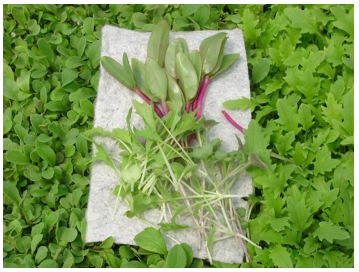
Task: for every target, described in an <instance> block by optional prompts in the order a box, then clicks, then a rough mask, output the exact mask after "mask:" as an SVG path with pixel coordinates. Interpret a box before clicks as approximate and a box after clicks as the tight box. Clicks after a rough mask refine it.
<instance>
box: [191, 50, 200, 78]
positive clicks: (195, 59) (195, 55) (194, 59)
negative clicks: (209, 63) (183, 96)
mask: <svg viewBox="0 0 359 272" xmlns="http://www.w3.org/2000/svg"><path fill="white" fill-rule="evenodd" d="M188 58H189V60H190V61H191V63H192V65H193V67H194V68H195V69H196V72H197V78H198V82H199V81H200V80H201V77H202V59H201V55H200V54H199V51H198V50H193V51H192V52H191V53H190V54H189V55H188Z"/></svg>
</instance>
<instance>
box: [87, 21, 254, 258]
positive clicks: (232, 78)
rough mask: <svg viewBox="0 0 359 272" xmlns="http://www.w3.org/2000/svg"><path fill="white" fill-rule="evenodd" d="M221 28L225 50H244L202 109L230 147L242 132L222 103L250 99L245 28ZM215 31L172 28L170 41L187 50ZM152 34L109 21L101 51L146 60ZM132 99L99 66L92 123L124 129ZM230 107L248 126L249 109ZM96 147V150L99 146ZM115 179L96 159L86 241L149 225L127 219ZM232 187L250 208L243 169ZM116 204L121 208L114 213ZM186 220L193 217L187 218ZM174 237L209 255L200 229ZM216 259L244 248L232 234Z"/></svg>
mask: <svg viewBox="0 0 359 272" xmlns="http://www.w3.org/2000/svg"><path fill="white" fill-rule="evenodd" d="M221 31H223V32H227V33H228V37H229V38H228V40H227V41H226V44H225V48H224V52H225V54H227V53H240V57H239V59H238V60H237V61H236V62H235V64H234V65H233V66H232V67H231V68H230V69H229V70H227V71H226V72H224V73H223V74H221V75H219V76H218V77H217V78H215V79H214V80H213V81H212V82H211V83H210V84H209V86H208V89H207V92H206V95H205V98H204V109H203V114H204V116H205V118H206V119H213V120H215V121H217V122H218V123H219V124H218V125H216V126H215V127H213V128H212V129H211V130H210V135H209V137H210V139H214V138H220V139H221V140H222V146H221V149H222V150H225V151H231V150H236V149H237V148H238V142H237V139H236V137H235V134H236V135H238V136H239V137H240V138H241V139H242V141H243V135H241V133H240V132H239V131H238V130H236V129H235V128H234V127H232V125H230V124H229V123H228V121H227V120H226V119H225V118H224V117H223V115H222V113H221V111H222V110H223V109H224V108H223V106H222V103H223V102H224V101H226V100H230V99H238V98H241V97H247V98H249V97H250V89H249V78H248V69H247V60H246V52H245V47H244V41H243V35H242V31H241V30H240V29H235V30H221ZM216 33H218V31H191V32H171V33H170V40H171V39H173V38H177V37H182V38H184V39H185V40H186V41H187V44H188V48H189V50H193V49H199V45H200V43H201V41H202V40H203V39H204V38H206V37H208V36H211V35H214V34H216ZM149 35H150V33H147V32H146V33H145V32H136V31H131V30H126V29H120V28H118V27H114V26H108V25H106V26H104V27H103V28H102V38H101V39H102V46H101V56H110V57H112V58H114V59H116V60H117V61H118V62H120V63H122V55H123V53H124V52H126V53H127V55H128V57H129V59H131V58H137V59H139V60H140V61H145V58H146V55H147V52H146V51H147V49H146V48H147V42H148V38H149ZM132 99H136V100H138V101H141V102H142V100H141V99H140V98H139V97H138V96H137V95H135V94H134V93H132V92H131V91H130V90H128V89H127V88H125V87H124V86H123V85H121V84H120V83H119V82H118V81H116V80H115V79H114V78H113V77H112V76H110V75H109V74H108V73H107V72H106V71H105V70H104V69H103V67H102V66H101V67H100V78H99V83H98V90H97V97H96V103H95V118H94V127H102V128H103V129H105V130H108V131H111V130H112V129H113V128H116V127H118V128H125V127H126V115H127V113H128V110H129V108H130V107H131V106H132V104H131V100H132ZM227 112H228V113H229V114H230V115H231V116H232V117H233V119H234V120H236V121H237V122H238V123H239V124H240V125H242V126H243V127H244V128H246V127H247V126H248V123H249V121H250V119H251V115H250V112H249V111H248V110H247V111H239V110H235V111H231V110H227ZM131 124H132V125H133V126H136V127H141V126H142V123H141V120H140V118H139V117H138V116H137V115H136V114H135V113H134V112H133V113H132V118H131ZM97 140H98V141H99V142H101V143H102V144H103V146H104V147H105V149H106V150H107V152H110V153H111V154H113V155H116V154H118V152H119V150H118V148H117V147H116V146H115V143H114V142H113V141H112V140H111V139H106V138H103V137H99V138H97ZM93 149H94V152H95V147H93ZM117 182H118V178H117V176H116V174H115V172H114V171H113V170H112V169H111V168H110V167H108V166H106V165H105V164H104V163H102V162H95V163H93V165H92V167H91V178H90V193H89V200H88V207H87V212H86V220H87V230H86V235H85V241H86V242H97V241H103V240H104V239H106V238H107V237H109V236H112V237H113V238H114V241H115V243H119V244H132V245H134V244H135V243H134V241H133V238H134V237H135V236H136V235H137V234H138V233H139V232H140V231H141V230H143V229H144V228H146V227H149V226H150V225H149V224H148V223H146V222H144V221H141V220H139V219H138V218H136V217H135V218H127V217H126V216H125V215H124V213H125V212H126V211H127V210H128V209H127V207H126V205H125V204H124V203H122V202H121V201H119V202H118V203H117V200H116V197H115V196H114V194H113V192H112V191H113V188H114V187H115V185H116V183H117ZM232 191H233V193H236V194H238V199H235V200H234V202H235V205H236V206H237V207H239V206H241V207H247V203H246V202H245V201H244V200H242V199H241V196H242V197H245V196H248V195H249V194H251V193H252V184H251V179H250V177H249V176H248V175H247V174H245V173H244V174H243V176H242V178H241V179H240V180H238V182H237V183H236V184H235V186H234V187H233V190H232ZM116 206H117V210H116V212H115V207H116ZM159 214H160V211H159V210H150V211H148V212H146V213H145V215H144V217H145V218H146V219H147V220H148V221H149V222H151V223H152V224H154V225H156V223H157V221H158V219H159ZM183 220H184V221H188V220H189V221H188V222H189V223H190V222H191V220H190V219H188V218H187V219H183ZM171 236H173V237H174V238H175V239H176V240H177V241H179V242H182V243H187V244H189V245H190V246H192V249H193V253H194V257H196V258H202V259H207V258H208V255H207V251H206V247H205V243H204V242H203V241H199V240H198V238H197V234H196V231H193V230H181V231H176V232H171ZM165 240H166V243H167V247H168V249H169V248H170V247H171V246H173V245H174V244H175V242H174V241H173V240H171V239H169V238H168V237H166V236H165ZM212 258H213V260H216V261H221V262H226V263H241V262H242V260H243V251H242V249H241V248H240V245H239V242H238V240H237V239H236V238H231V239H227V240H223V241H221V242H217V243H215V244H214V246H213V250H212Z"/></svg>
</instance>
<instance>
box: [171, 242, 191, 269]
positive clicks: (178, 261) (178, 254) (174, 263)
mask: <svg viewBox="0 0 359 272" xmlns="http://www.w3.org/2000/svg"><path fill="white" fill-rule="evenodd" d="M186 264H187V255H186V252H185V250H184V249H183V247H182V246H181V245H175V246H173V247H172V248H171V249H170V251H168V255H167V257H166V267H169V268H185V267H186Z"/></svg>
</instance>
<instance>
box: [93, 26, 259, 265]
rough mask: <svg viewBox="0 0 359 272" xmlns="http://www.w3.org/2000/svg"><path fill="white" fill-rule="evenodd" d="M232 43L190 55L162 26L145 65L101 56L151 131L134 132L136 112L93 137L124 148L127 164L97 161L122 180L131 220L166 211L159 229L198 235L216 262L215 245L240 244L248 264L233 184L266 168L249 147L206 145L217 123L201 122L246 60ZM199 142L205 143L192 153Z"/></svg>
mask: <svg viewBox="0 0 359 272" xmlns="http://www.w3.org/2000/svg"><path fill="white" fill-rule="evenodd" d="M226 40H227V35H226V33H224V32H221V33H218V34H215V35H213V36H211V37H208V38H206V39H204V40H203V41H202V43H201V45H200V48H199V50H193V51H191V52H189V50H188V46H187V44H186V41H185V40H184V39H182V38H178V39H174V40H172V41H170V42H169V27H168V25H167V23H166V22H165V21H161V22H160V23H158V24H157V25H155V26H154V29H153V31H152V33H151V35H150V38H149V42H148V45H147V59H146V60H145V62H144V63H143V62H141V61H139V60H137V59H132V60H131V64H132V67H131V66H130V64H129V61H128V57H127V54H126V53H124V54H123V59H122V61H123V64H120V63H118V62H117V61H115V60H114V59H112V58H111V57H107V56H105V57H102V59H101V63H102V66H103V68H104V69H105V71H106V72H108V73H109V74H110V75H112V76H113V77H114V78H115V79H116V80H118V81H119V82H120V83H122V84H123V85H124V86H125V87H127V88H128V89H130V90H132V91H133V92H135V93H136V94H138V95H139V96H140V97H141V98H143V100H144V101H145V102H146V103H147V104H148V105H147V104H146V103H140V102H138V101H136V100H133V101H132V104H133V108H134V109H135V111H136V114H138V115H139V116H140V117H141V118H142V120H143V123H144V127H143V128H142V129H138V128H132V127H131V125H130V123H129V120H130V119H131V115H132V108H130V110H129V113H128V116H127V129H120V128H116V129H114V130H113V131H112V132H105V131H103V130H102V129H101V128H97V129H95V130H93V131H89V132H88V136H93V135H97V134H100V135H104V136H109V137H112V138H113V139H115V140H116V141H117V144H118V146H119V148H120V150H121V152H120V158H117V157H111V156H110V155H109V154H107V153H106V152H105V150H104V149H103V148H102V147H101V145H99V144H97V143H96V146H97V147H98V148H97V153H96V155H95V156H94V158H93V161H97V160H103V161H104V162H105V163H106V164H107V165H109V166H110V167H111V168H113V169H114V170H115V172H116V173H117V175H118V178H119V183H118V184H117V185H116V187H115V189H114V193H115V194H116V195H117V197H118V199H121V200H123V201H124V202H125V203H126V204H127V205H128V207H129V210H128V211H127V213H126V215H127V216H128V217H133V216H137V217H140V218H143V212H144V211H146V210H148V209H152V208H159V209H161V211H162V213H161V216H160V220H159V222H158V226H157V227H158V228H160V229H161V230H163V231H169V230H177V229H188V228H191V229H194V230H196V233H197V235H198V241H199V242H200V241H202V240H204V241H205V242H206V248H207V252H208V258H209V261H210V262H212V252H211V251H212V247H213V244H214V243H215V242H217V241H220V240H224V239H229V238H235V239H238V243H239V244H240V245H241V247H242V249H243V252H244V253H245V256H246V259H247V260H249V255H248V253H247V251H246V247H245V245H244V242H243V241H247V242H249V243H251V244H253V245H255V244H254V243H252V242H251V241H250V240H249V239H248V238H247V237H246V235H245V232H244V231H243V229H242V226H241V222H240V219H239V217H238V214H237V208H238V207H235V205H234V204H233V199H238V198H240V196H239V195H238V192H236V191H234V189H233V185H234V184H235V183H236V182H237V181H238V180H239V179H240V178H241V176H242V175H243V173H244V171H245V170H246V169H247V168H248V167H250V166H252V165H255V166H259V167H263V168H265V167H266V166H265V165H264V164H263V163H261V162H260V160H259V158H258V157H257V156H256V155H255V154H249V156H248V154H246V153H244V152H243V150H242V148H241V147H242V144H240V148H239V149H238V150H237V151H233V152H229V153H227V152H224V151H221V150H220V149H219V147H220V145H221V141H220V140H219V139H215V140H212V141H209V140H208V138H207V135H208V131H209V129H210V128H211V127H212V126H213V125H215V124H216V123H215V122H211V121H207V120H205V119H204V118H203V117H202V108H203V100H204V95H205V92H206V89H207V87H208V84H209V83H210V82H211V81H212V80H213V79H214V78H215V77H216V76H217V75H218V74H220V73H221V72H223V71H225V70H227V69H228V68H230V67H231V65H232V64H233V63H234V62H235V61H236V60H237V58H238V57H239V54H228V55H225V54H224V47H225V42H226ZM227 119H228V118H227ZM231 124H234V125H236V127H237V128H238V125H237V124H236V123H234V122H233V121H231ZM195 138H196V139H197V143H198V144H197V145H196V146H192V145H191V143H192V142H193V140H194V139H195ZM116 165H118V167H117V166H116ZM183 218H191V219H192V223H191V224H190V225H186V224H183ZM170 238H171V237H170ZM172 239H173V238H172ZM255 246H256V245H255Z"/></svg>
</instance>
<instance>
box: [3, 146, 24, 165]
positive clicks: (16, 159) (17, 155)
mask: <svg viewBox="0 0 359 272" xmlns="http://www.w3.org/2000/svg"><path fill="white" fill-rule="evenodd" d="M6 159H7V161H9V162H11V163H14V164H16V165H27V164H29V159H28V157H27V156H26V155H25V154H24V153H23V152H20V151H17V150H9V151H8V152H7V153H6Z"/></svg>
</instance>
